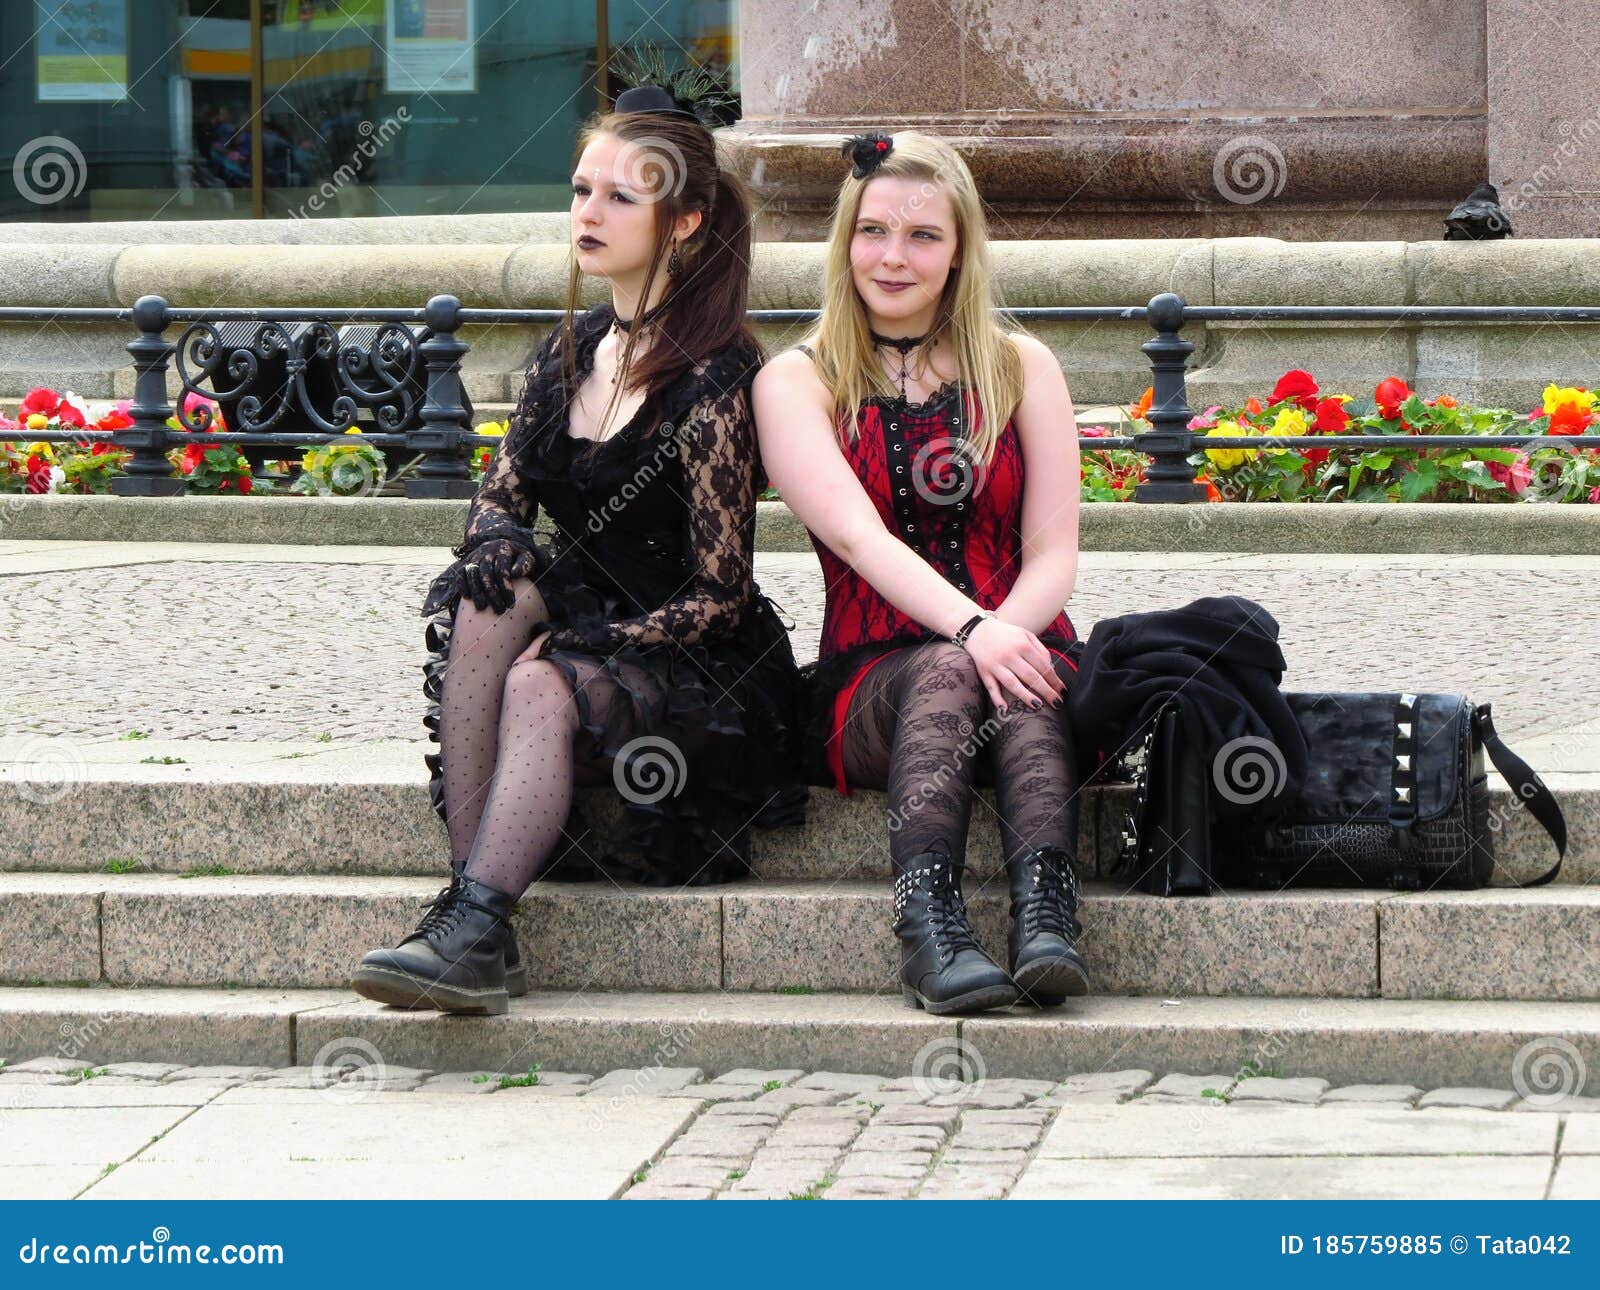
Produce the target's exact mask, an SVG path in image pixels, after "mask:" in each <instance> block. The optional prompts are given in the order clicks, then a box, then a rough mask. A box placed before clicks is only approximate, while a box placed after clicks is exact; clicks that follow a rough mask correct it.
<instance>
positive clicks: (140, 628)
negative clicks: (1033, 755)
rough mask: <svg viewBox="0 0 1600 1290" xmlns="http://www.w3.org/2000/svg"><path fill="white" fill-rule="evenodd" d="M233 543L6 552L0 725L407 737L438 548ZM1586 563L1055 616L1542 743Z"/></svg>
mask: <svg viewBox="0 0 1600 1290" xmlns="http://www.w3.org/2000/svg"><path fill="white" fill-rule="evenodd" d="M35 545H37V546H40V547H43V546H48V545H49V544H45V543H40V544H35ZM107 545H109V544H107ZM129 545H130V546H134V544H129ZM241 549H242V548H240V547H206V548H204V551H205V558H204V559H200V558H197V559H182V560H178V559H172V560H160V561H151V562H143V563H137V562H136V563H126V562H123V563H118V562H117V561H118V557H117V556H115V555H111V554H107V555H105V556H104V558H103V559H100V560H98V561H97V562H96V564H95V565H91V566H89V567H77V568H71V567H68V568H60V569H56V570H53V571H48V572H44V571H41V572H29V571H16V570H17V566H16V564H15V557H13V558H12V562H11V563H9V564H8V566H7V568H8V570H10V572H8V573H7V575H6V576H3V577H0V588H3V590H4V592H5V595H6V605H7V611H8V622H7V631H6V637H7V641H8V644H9V646H10V650H9V659H8V661H9V666H8V667H7V669H6V674H5V678H4V680H3V681H0V731H3V732H4V733H6V734H13V735H17V734H27V733H34V734H43V735H75V736H80V737H90V738H115V737H118V736H121V735H124V734H126V733H128V732H129V731H134V730H140V731H145V732H147V734H148V735H149V736H150V737H152V738H157V739H211V740H285V741H292V740H316V739H321V738H324V737H326V739H327V740H329V741H333V742H339V743H343V742H346V741H353V740H362V741H373V740H386V739H396V740H408V741H414V740H418V739H421V738H423V737H424V732H423V730H422V728H421V716H422V711H423V698H422V690H421V682H422V676H421V663H422V659H423V646H422V618H421V616H420V613H419V608H420V605H421V603H422V599H423V595H424V591H425V589H426V587H427V585H428V583H429V582H430V581H431V579H432V577H433V576H434V574H435V573H437V571H438V570H439V569H440V568H441V567H443V565H444V564H445V563H446V562H447V559H448V557H447V555H446V553H444V552H442V551H441V552H439V553H437V554H435V553H434V552H433V551H432V549H431V548H405V549H404V551H405V552H406V553H408V554H409V553H415V563H402V562H399V561H400V560H402V559H404V558H406V557H405V556H399V557H398V558H397V556H396V555H395V554H393V553H392V554H391V555H390V557H389V561H388V562H385V563H375V562H366V563H335V562H331V561H328V560H327V559H325V558H324V559H320V560H319V559H315V558H310V557H308V558H307V559H306V560H305V561H303V562H281V563H279V562H271V561H262V560H261V559H259V557H258V558H255V559H250V560H244V559H241V558H239V557H238V556H237V555H234V556H233V557H232V558H230V555H229V553H230V552H232V553H237V552H239V551H240V550H241ZM351 549H352V550H365V548H351ZM312 550H314V548H313V549H312ZM374 550H376V549H374ZM135 553H136V547H135ZM41 558H43V557H41ZM122 559H123V560H124V561H125V560H126V559H127V557H126V556H124V557H122ZM58 563H68V562H62V561H58ZM758 566H759V567H758V576H759V578H760V581H761V584H762V587H763V589H764V590H765V591H766V592H767V594H769V595H771V596H772V597H773V598H774V599H775V600H776V601H777V602H778V603H779V605H780V606H782V608H783V609H784V611H785V612H786V613H787V614H788V615H790V617H791V618H792V619H793V620H794V622H795V624H796V627H795V632H794V649H795V656H796V658H798V659H799V660H801V661H802V662H803V661H805V660H806V659H809V658H812V657H814V656H815V653H816V643H817V632H818V628H819V626H820V622H821V615H822V585H821V576H820V573H819V570H818V567H817V564H816V561H815V560H814V559H813V557H812V556H810V555H808V554H771V555H763V556H761V557H759V561H758ZM1597 571H1600V561H1595V560H1593V559H1589V558H1586V557H1528V558H1527V559H1526V560H1511V559H1509V558H1506V557H1484V558H1481V559H1479V558H1474V557H1466V556H1445V557H1428V556H1372V557H1358V556H1222V555H1210V556H1207V555H1193V554H1184V555H1175V556H1173V557H1171V558H1170V560H1163V557H1160V556H1136V555H1114V554H1108V553H1085V554H1084V556H1083V557H1082V565H1081V568H1080V573H1079V578H1078V585H1077V589H1076V591H1075V592H1074V594H1073V597H1072V601H1071V603H1070V605H1069V606H1068V609H1069V612H1070V614H1071V616H1072V619H1073V622H1074V624H1075V626H1076V627H1077V629H1078V631H1079V634H1080V635H1083V636H1087V635H1088V634H1089V631H1090V629H1091V628H1092V627H1093V625H1094V623H1095V621H1096V620H1097V619H1099V618H1101V617H1105V616H1107V615H1114V614H1120V613H1127V612H1134V611H1140V610H1148V609H1159V608H1171V607H1175V606H1178V605H1181V604H1184V603H1186V602H1187V601H1189V600H1190V599H1192V598H1194V597H1196V596H1206V595H1221V594H1229V593H1233V594H1239V595H1243V596H1247V597H1249V598H1251V599H1253V600H1256V601H1258V602H1259V603H1261V604H1262V605H1264V606H1265V607H1266V608H1267V609H1268V610H1270V611H1271V612H1272V613H1273V615H1274V616H1275V617H1276V618H1277V619H1278V621H1279V623H1280V625H1281V627H1282V636H1281V639H1282V643H1283V647H1284V652H1285V655H1286V656H1287V658H1288V661H1289V671H1288V673H1287V674H1286V676H1285V678H1284V686H1285V688H1287V689H1396V690H1398V689H1413V690H1415V689H1429V690H1448V691H1461V692H1464V693H1467V694H1469V695H1471V696H1472V697H1473V698H1475V699H1478V700H1480V701H1481V700H1491V701H1493V702H1495V704H1496V718H1497V724H1498V725H1499V727H1500V729H1501V731H1502V733H1504V734H1508V735H1518V734H1544V733H1550V732H1553V731H1556V730H1559V729H1561V728H1562V726H1563V724H1564V723H1566V722H1568V721H1570V719H1571V716H1572V713H1573V710H1574V707H1575V705H1579V704H1581V700H1582V696H1583V694H1584V693H1585V687H1586V685H1587V683H1588V675H1589V671H1590V669H1591V668H1592V664H1593V660H1594V647H1595V641H1596V640H1600V597H1597V596H1596V594H1595V583H1596V576H1597Z"/></svg>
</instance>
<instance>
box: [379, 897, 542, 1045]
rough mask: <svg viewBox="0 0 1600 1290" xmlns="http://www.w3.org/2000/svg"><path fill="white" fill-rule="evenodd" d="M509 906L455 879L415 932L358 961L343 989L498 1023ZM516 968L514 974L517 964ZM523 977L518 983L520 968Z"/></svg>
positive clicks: (510, 900) (511, 945)
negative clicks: (346, 988) (475, 1014)
mask: <svg viewBox="0 0 1600 1290" xmlns="http://www.w3.org/2000/svg"><path fill="white" fill-rule="evenodd" d="M515 904H516V898H515V897H514V896H511V895H509V894H508V893H506V892H503V891H499V890H497V889H496V888H494V887H491V886H489V885H488V884H487V883H482V882H477V881H475V880H474V879H471V878H466V877H462V876H461V875H456V877H455V878H453V879H452V881H451V883H450V885H449V886H448V887H446V888H445V889H444V890H443V891H441V892H440V893H439V894H438V895H437V896H435V897H434V898H433V899H432V900H430V901H429V902H428V905H427V908H428V912H427V913H426V914H424V915H423V916H422V921H421V922H419V923H418V924H417V928H416V930H415V931H414V932H412V933H411V934H410V935H409V936H407V937H406V938H405V939H404V940H402V941H401V942H400V944H399V945H397V946H396V947H395V948H393V949H386V950H373V951H372V952H371V953H369V954H367V955H365V956H364V957H363V958H362V960H361V965H360V966H359V967H358V968H357V969H356V971H355V974H354V975H353V976H352V977H351V978H350V988H351V989H352V990H354V991H355V992H356V993H357V994H359V995H363V996H365V997H366V998H368V999H376V1000H377V1001H378V1002H380V1003H391V1004H394V1005H396V1006H398V1007H402V1008H439V1009H441V1010H443V1011H445V1012H470V1013H478V1014H481V1015H484V1016H498V1015H499V1014H501V1013H503V1012H505V1011H506V1008H507V998H508V995H509V989H508V986H509V980H508V975H509V974H508V966H509V963H510V961H511V960H512V959H513V956H515V955H516V936H515V934H514V933H513V932H512V930H511V918H510V915H511V909H512V907H513V906H514V905H515ZM516 964H517V967H518V968H519V969H521V967H522V965H521V961H520V957H518V958H516ZM522 975H523V977H524V984H525V983H526V980H525V979H526V975H527V973H526V970H525V969H523V970H522Z"/></svg>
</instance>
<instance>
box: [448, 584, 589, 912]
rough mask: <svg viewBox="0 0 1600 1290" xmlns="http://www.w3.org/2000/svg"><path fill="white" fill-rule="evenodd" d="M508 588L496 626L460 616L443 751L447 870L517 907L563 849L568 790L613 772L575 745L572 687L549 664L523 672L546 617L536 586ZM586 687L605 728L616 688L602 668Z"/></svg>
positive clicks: (489, 619) (477, 613) (468, 611)
mask: <svg viewBox="0 0 1600 1290" xmlns="http://www.w3.org/2000/svg"><path fill="white" fill-rule="evenodd" d="M511 585H512V586H513V587H514V588H515V589H516V600H515V602H514V603H513V604H512V605H511V607H510V608H509V609H507V610H506V611H505V612H504V613H503V614H498V615H497V614H496V613H495V612H494V610H492V609H478V608H476V607H475V606H474V605H473V604H472V602H471V601H469V600H463V601H462V602H461V606H460V608H459V609H457V611H456V616H455V627H454V629H453V631H452V633H451V637H450V666H449V668H448V669H447V670H446V672H445V676H444V685H443V688H442V689H441V692H440V709H441V710H440V717H439V750H440V757H441V759H442V769H443V772H444V804H445V817H446V829H447V831H448V832H449V835H450V864H451V866H452V867H453V868H454V869H455V870H456V871H457V872H458V873H465V874H466V876H467V877H469V878H474V879H477V880H478V881H480V882H486V883H488V884H489V886H491V887H494V888H495V889H496V890H499V891H504V892H508V893H510V894H511V895H513V896H520V895H521V894H522V893H523V891H524V890H526V888H527V886H528V884H529V883H530V882H532V881H533V879H534V878H535V877H537V876H538V873H539V870H540V869H541V868H542V867H543V865H544V863H545V862H546V861H547V860H548V859H549V858H550V856H551V855H552V854H553V853H554V851H555V849H556V846H557V845H558V843H559V842H560V841H561V829H562V826H563V825H564V824H565V823H566V820H567V815H568V812H569V811H570V810H571V807H572V795H573V787H574V785H575V784H600V783H609V782H610V779H611V776H610V770H609V762H606V763H604V764H601V763H597V762H595V761H594V760H592V759H590V758H588V757H587V756H585V755H583V753H582V749H581V747H575V745H580V746H581V745H583V744H585V743H586V742H587V740H584V739H575V738H574V736H575V735H576V734H577V732H578V729H579V726H578V714H577V708H576V705H575V703H574V700H573V694H572V687H571V685H570V684H569V682H568V681H567V679H566V678H565V677H564V676H563V675H562V674H561V673H560V672H558V671H557V670H556V668H555V667H554V665H553V664H551V663H548V662H544V661H541V660H539V659H531V660H521V661H519V659H521V655H522V653H523V651H524V650H526V649H527V648H528V645H529V642H530V641H531V640H532V638H533V637H534V636H535V635H536V634H538V632H539V631H540V630H542V625H543V623H544V622H545V620H546V617H547V614H546V610H545V603H544V597H543V596H541V595H540V594H539V590H538V588H537V587H535V586H534V584H533V582H532V581H531V580H529V579H526V578H519V579H516V580H514V581H513V582H512V584H511ZM594 672H600V673H601V675H600V676H599V677H598V678H596V677H595V676H594ZM583 685H584V689H585V693H586V694H587V696H588V699H589V702H590V704H591V711H593V712H595V713H596V714H597V715H598V716H599V719H601V720H604V712H605V707H606V704H607V703H608V701H609V700H610V699H611V698H612V697H614V695H615V691H616V690H617V686H616V685H615V683H614V682H611V681H610V680H609V678H606V677H605V676H604V675H603V669H602V668H601V666H600V663H599V661H598V660H596V662H595V664H594V665H593V671H591V673H590V675H589V677H588V679H586V680H584V681H583Z"/></svg>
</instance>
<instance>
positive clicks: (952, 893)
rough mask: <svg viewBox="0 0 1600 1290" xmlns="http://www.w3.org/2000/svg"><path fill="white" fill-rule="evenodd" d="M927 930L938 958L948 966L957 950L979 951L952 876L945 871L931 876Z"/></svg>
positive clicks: (964, 904) (965, 903)
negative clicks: (931, 933)
mask: <svg viewBox="0 0 1600 1290" xmlns="http://www.w3.org/2000/svg"><path fill="white" fill-rule="evenodd" d="M928 927H929V928H930V929H931V930H932V932H933V936H934V943H935V944H936V945H938V947H939V953H940V956H941V957H942V959H943V960H944V961H945V962H946V963H948V962H949V961H950V959H951V958H953V957H954V956H955V954H956V952H957V951H958V950H968V949H970V950H979V952H980V953H981V952H982V947H981V946H979V944H978V942H977V940H976V939H975V938H974V937H973V934H972V924H971V922H970V921H969V920H968V918H967V902H966V901H965V899H963V897H962V895H961V888H960V887H958V886H957V885H956V883H955V881H954V877H953V875H951V874H950V872H949V870H948V869H946V870H944V871H943V872H942V873H939V874H936V875H935V876H934V879H933V882H932V884H931V887H930V891H929V893H928Z"/></svg>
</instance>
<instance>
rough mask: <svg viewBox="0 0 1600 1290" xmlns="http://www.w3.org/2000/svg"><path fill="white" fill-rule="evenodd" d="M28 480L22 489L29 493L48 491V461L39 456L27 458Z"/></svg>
mask: <svg viewBox="0 0 1600 1290" xmlns="http://www.w3.org/2000/svg"><path fill="white" fill-rule="evenodd" d="M27 471H28V482H27V484H26V485H24V488H23V491H24V492H29V493H48V492H49V491H50V463H49V462H48V461H47V460H45V458H43V457H40V456H37V455H35V456H32V457H29V458H28V464H27Z"/></svg>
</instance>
